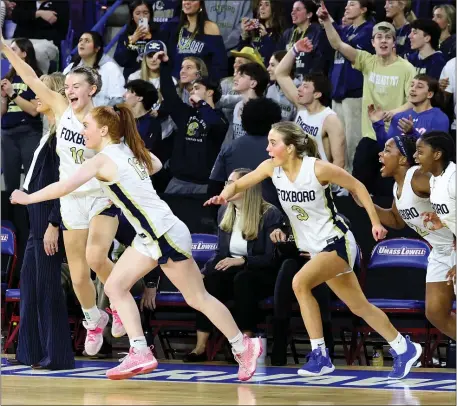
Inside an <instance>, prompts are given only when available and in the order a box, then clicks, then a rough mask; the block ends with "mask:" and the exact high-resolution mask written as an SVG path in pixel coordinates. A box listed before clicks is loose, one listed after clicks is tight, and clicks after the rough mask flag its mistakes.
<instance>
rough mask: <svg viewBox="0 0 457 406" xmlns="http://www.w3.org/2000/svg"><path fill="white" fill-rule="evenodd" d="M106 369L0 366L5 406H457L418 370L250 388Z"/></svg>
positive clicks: (209, 369) (255, 383)
mask: <svg viewBox="0 0 457 406" xmlns="http://www.w3.org/2000/svg"><path fill="white" fill-rule="evenodd" d="M112 366H113V362H109V361H90V360H84V359H79V360H78V361H77V362H76V368H75V369H73V370H67V371H47V370H33V369H31V368H30V367H26V366H20V365H15V366H11V365H9V364H7V362H6V360H5V359H4V358H2V364H1V374H2V376H1V398H2V404H4V405H6V404H8V405H13V404H15V405H24V404H28V405H70V404H78V405H133V404H135V405H154V404H157V405H159V404H161V405H164V404H170V405H172V404H173V405H177V404H181V405H204V404H206V405H214V404H221V405H256V404H258V405H261V404H284V405H285V404H288V405H343V404H346V405H362V404H363V405H427V404H433V405H455V404H456V394H455V391H456V374H455V370H449V369H423V368H416V369H414V371H413V372H412V373H411V374H410V375H409V376H408V377H407V379H404V380H402V381H396V380H390V379H389V378H387V374H388V371H389V368H379V369H375V368H366V367H365V368H364V367H351V368H349V367H346V368H338V369H336V370H335V372H334V373H333V374H331V375H326V376H320V377H310V378H304V377H301V376H299V375H297V374H296V369H297V368H296V367H289V368H283V367H281V368H279V367H262V366H260V367H259V368H258V369H257V372H256V375H255V376H254V377H253V378H252V380H251V381H249V382H240V381H238V380H237V370H238V368H237V366H235V365H227V364H221V363H211V364H184V363H181V362H173V363H171V362H161V363H160V364H159V367H158V368H157V369H156V370H155V371H154V372H152V373H150V374H147V375H139V376H136V377H134V378H132V379H130V380H125V381H110V380H108V379H106V378H105V371H106V370H107V369H109V368H111V367H112Z"/></svg>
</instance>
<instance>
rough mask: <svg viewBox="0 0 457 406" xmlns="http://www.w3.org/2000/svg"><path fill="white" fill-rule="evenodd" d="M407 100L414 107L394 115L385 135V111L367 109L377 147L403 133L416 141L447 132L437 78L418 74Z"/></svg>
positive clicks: (412, 83) (441, 94)
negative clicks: (434, 133) (436, 133)
mask: <svg viewBox="0 0 457 406" xmlns="http://www.w3.org/2000/svg"><path fill="white" fill-rule="evenodd" d="M408 101H409V102H410V103H411V104H412V105H413V108H412V109H409V110H406V111H404V112H401V113H398V114H396V115H394V116H393V118H392V122H391V124H390V127H389V131H388V132H387V133H386V130H385V127H384V120H383V115H384V112H383V111H382V110H381V109H379V108H375V106H373V105H371V106H369V107H368V116H369V117H370V120H371V121H372V122H373V129H374V130H375V132H376V139H377V141H378V144H379V145H380V146H382V145H384V144H385V143H386V141H387V140H389V139H390V138H393V137H395V136H400V135H403V134H410V135H413V136H414V137H416V138H419V137H420V136H421V135H422V134H424V133H426V132H430V131H445V132H447V131H448V130H449V119H448V117H447V116H446V114H444V113H443V112H442V111H441V109H440V108H439V107H442V106H443V103H444V94H443V92H442V91H441V90H440V88H439V83H438V81H437V80H436V79H434V78H431V77H429V76H427V75H417V76H416V77H415V78H414V80H413V81H412V82H411V88H410V91H409V96H408Z"/></svg>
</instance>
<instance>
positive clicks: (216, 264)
mask: <svg viewBox="0 0 457 406" xmlns="http://www.w3.org/2000/svg"><path fill="white" fill-rule="evenodd" d="M249 172H251V170H249V169H236V170H235V171H233V172H232V174H231V175H230V176H229V179H228V182H227V183H230V182H234V181H235V180H237V179H239V178H240V177H242V176H244V175H246V174H247V173H249ZM218 223H219V232H218V236H219V241H218V249H217V252H216V255H215V256H214V258H212V259H211V260H209V261H208V263H207V264H206V265H205V268H204V271H203V272H204V275H205V276H204V283H205V287H206V290H207V291H208V293H210V294H211V295H213V296H214V297H216V298H217V299H219V300H221V301H223V302H227V301H228V300H234V302H235V308H234V318H235V321H236V322H237V324H238V326H239V327H240V330H241V331H242V332H243V333H244V334H247V335H248V336H252V335H253V332H254V331H255V327H256V322H257V310H258V303H259V301H260V300H262V299H265V298H267V297H269V296H272V295H273V291H274V286H275V281H276V275H277V271H278V266H277V265H278V264H277V263H276V261H275V258H274V246H273V243H272V241H271V239H270V233H271V232H272V231H273V229H275V228H276V227H278V226H280V224H281V223H282V213H281V212H280V210H279V209H277V208H276V207H274V206H272V205H271V204H269V203H267V202H265V201H264V200H263V199H262V188H261V186H260V185H258V186H256V187H254V188H251V189H249V190H247V191H246V192H243V193H240V194H238V195H235V196H234V197H233V199H231V201H230V202H229V203H228V205H227V206H226V207H221V208H220V210H219V213H218ZM196 325H197V345H196V347H195V349H194V350H192V352H190V353H189V354H187V355H186V356H185V358H184V361H185V362H200V361H206V360H207V357H206V352H205V349H206V343H207V342H208V338H209V335H210V332H211V330H212V324H211V322H210V321H209V320H208V319H207V318H206V316H205V315H203V314H202V313H200V312H197V314H196Z"/></svg>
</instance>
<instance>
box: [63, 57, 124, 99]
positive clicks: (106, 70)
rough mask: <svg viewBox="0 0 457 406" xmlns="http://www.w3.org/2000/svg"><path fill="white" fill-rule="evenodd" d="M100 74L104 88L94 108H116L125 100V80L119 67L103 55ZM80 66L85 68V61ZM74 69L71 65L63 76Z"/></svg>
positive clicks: (98, 95) (97, 96)
mask: <svg viewBox="0 0 457 406" xmlns="http://www.w3.org/2000/svg"><path fill="white" fill-rule="evenodd" d="M99 65H100V68H99V69H98V72H99V73H100V75H101V77H102V88H101V90H100V91H99V92H98V93H97V95H96V96H95V97H94V99H93V103H94V106H114V105H115V104H117V103H120V102H122V101H123V100H124V93H125V88H124V85H125V79H124V75H123V74H122V71H121V68H120V67H119V65H118V64H117V63H116V62H114V60H113V58H111V57H110V56H109V55H103V57H102V59H101V60H100V64H99ZM78 66H84V62H83V60H81V62H80V63H79V64H78ZM72 69H73V62H72V63H70V64H69V65H68V66H67V67H66V68H65V70H64V71H63V74H64V75H66V74H67V73H68V72H70V70H72Z"/></svg>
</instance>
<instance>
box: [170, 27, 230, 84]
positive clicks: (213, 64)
mask: <svg viewBox="0 0 457 406" xmlns="http://www.w3.org/2000/svg"><path fill="white" fill-rule="evenodd" d="M164 30H165V31H167V32H165V33H164V36H165V37H167V38H168V41H167V42H168V43H167V48H168V56H169V57H170V59H171V62H172V65H173V71H172V73H173V76H174V77H175V78H179V72H180V70H181V64H182V61H183V60H184V58H185V57H187V56H196V57H197V58H200V59H202V60H203V61H204V62H205V64H206V66H207V68H208V73H209V77H211V78H212V79H214V80H218V79H222V78H225V77H226V76H227V72H228V60H227V53H226V51H225V46H224V40H223V39H222V36H221V35H207V34H197V35H196V36H195V38H194V39H192V40H191V41H190V42H189V43H188V39H189V38H190V37H191V34H190V33H189V31H187V29H186V28H183V29H182V35H181V36H180V35H179V30H178V24H173V23H168V24H167V29H164Z"/></svg>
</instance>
